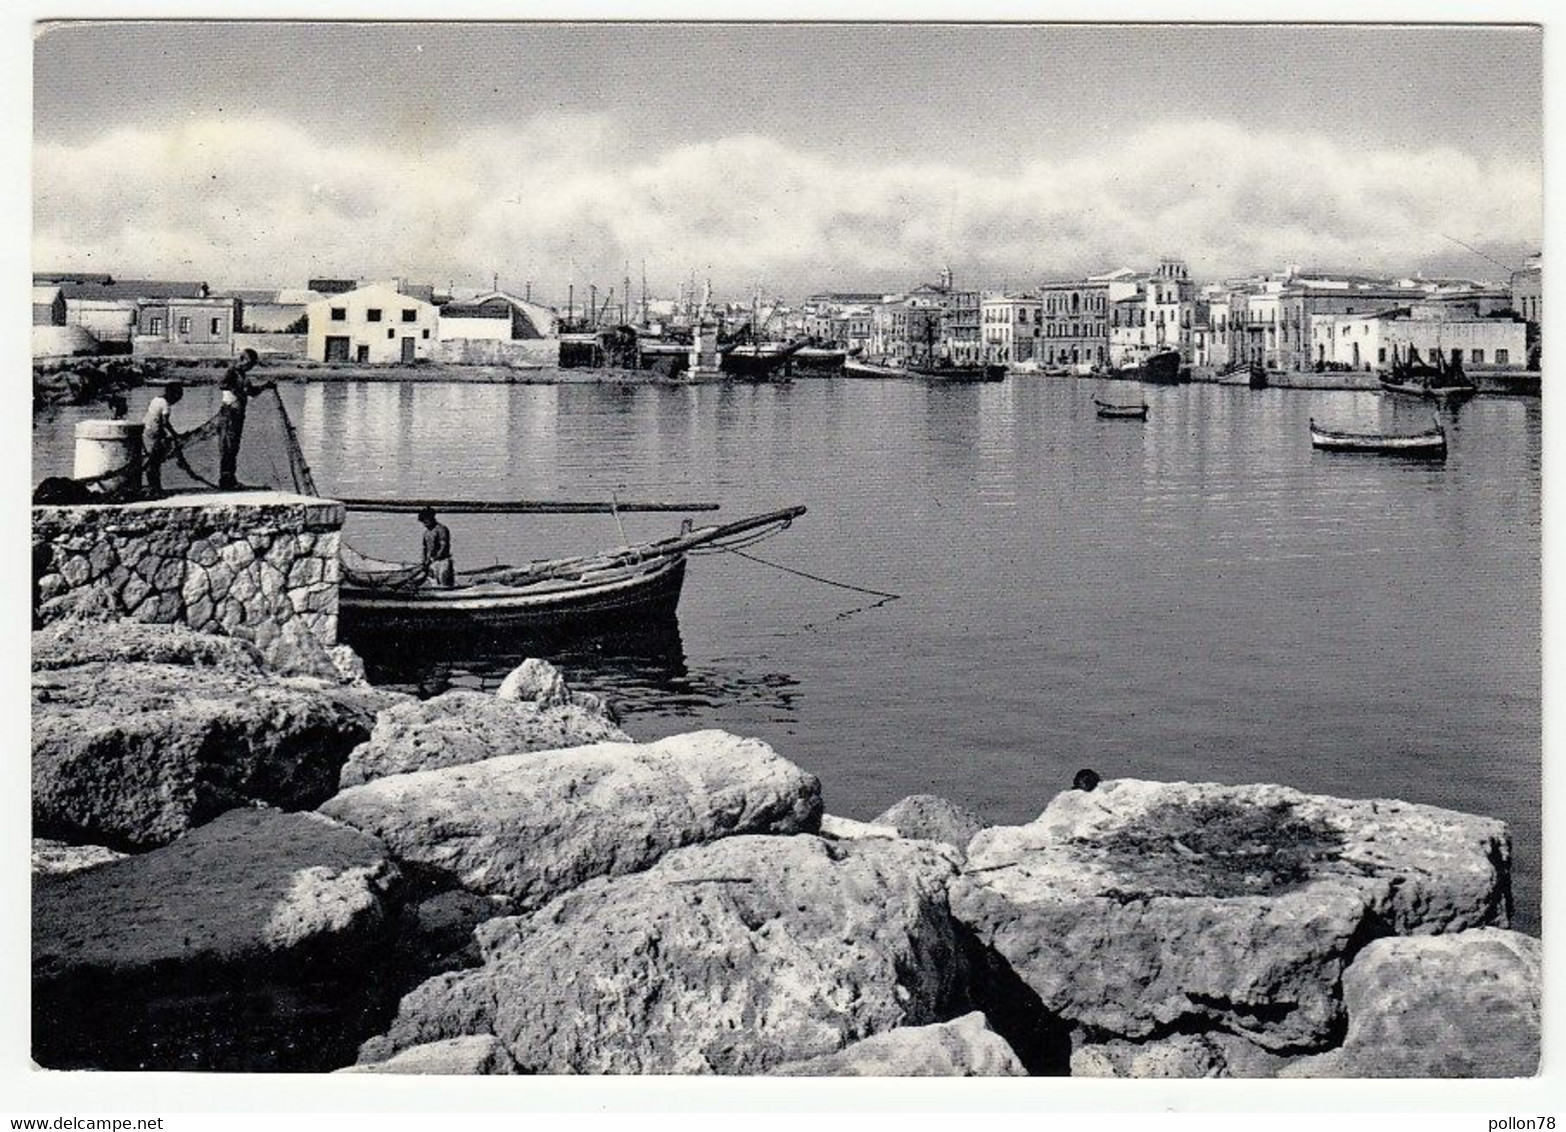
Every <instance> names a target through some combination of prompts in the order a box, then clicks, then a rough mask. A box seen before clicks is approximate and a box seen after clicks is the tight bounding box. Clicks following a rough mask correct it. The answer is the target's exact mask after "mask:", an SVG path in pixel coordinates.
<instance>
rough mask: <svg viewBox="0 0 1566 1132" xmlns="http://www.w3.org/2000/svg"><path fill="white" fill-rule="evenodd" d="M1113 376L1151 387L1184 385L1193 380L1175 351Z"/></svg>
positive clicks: (1160, 354)
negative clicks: (1143, 382)
mask: <svg viewBox="0 0 1566 1132" xmlns="http://www.w3.org/2000/svg"><path fill="white" fill-rule="evenodd" d="M1113 376H1115V377H1117V378H1120V379H1122V380H1125V381H1145V382H1146V383H1147V384H1149V385H1183V384H1185V383H1186V382H1188V381H1190V380H1191V376H1190V371H1189V370H1186V369H1184V368H1183V367H1182V366H1181V364H1180V354H1179V352H1178V351H1175V350H1165V351H1163V352H1162V353H1157V354H1154V355H1152V356H1151V357H1149V358H1148V359H1147V360H1146V361H1145V362H1143V363H1142V364H1141V365H1138V366H1130V367H1128V368H1126V369H1122V370H1119V371H1117V372H1116V373H1115V374H1114V375H1113Z"/></svg>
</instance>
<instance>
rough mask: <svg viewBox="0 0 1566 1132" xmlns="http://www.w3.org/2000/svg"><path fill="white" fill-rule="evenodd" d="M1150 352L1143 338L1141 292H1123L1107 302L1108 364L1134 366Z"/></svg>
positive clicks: (1144, 305) (1144, 321)
mask: <svg viewBox="0 0 1566 1132" xmlns="http://www.w3.org/2000/svg"><path fill="white" fill-rule="evenodd" d="M1151 352H1152V351H1151V349H1150V348H1149V346H1148V338H1147V303H1146V301H1145V300H1144V299H1143V297H1142V295H1140V294H1134V295H1127V296H1126V297H1124V298H1121V299H1115V300H1113V301H1112V302H1111V303H1110V304H1109V364H1110V365H1111V366H1112V367H1114V368H1117V369H1118V368H1119V367H1121V366H1127V365H1135V364H1136V363H1138V362H1140V361H1142V360H1143V359H1145V358H1146V357H1147V355H1148V354H1150V353H1151Z"/></svg>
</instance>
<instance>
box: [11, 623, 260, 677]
mask: <svg viewBox="0 0 1566 1132" xmlns="http://www.w3.org/2000/svg"><path fill="white" fill-rule="evenodd" d="M106 661H107V662H113V663H116V664H131V663H137V662H146V663H152V664H183V665H191V666H194V667H198V668H228V669H232V670H237V671H250V672H254V671H259V670H260V669H261V668H263V667H264V664H263V662H262V659H261V650H260V649H258V648H256V646H255V645H253V644H251V643H250V642H249V641H241V640H238V639H237V638H234V637H218V636H214V635H212V634H211V633H198V632H196V631H195V630H194V629H188V628H186V627H185V626H183V625H151V624H147V623H145V622H141V621H128V620H101V619H98V620H88V619H86V618H77V617H69V618H65V619H64V620H61V621H56V622H54V623H53V624H50V625H47V626H45V627H44V628H42V629H39V630H37V631H36V632H34V633H33V644H32V663H33V669H34V670H35V671H37V670H40V669H55V668H75V667H77V666H78V665H83V664H96V663H100V662H106Z"/></svg>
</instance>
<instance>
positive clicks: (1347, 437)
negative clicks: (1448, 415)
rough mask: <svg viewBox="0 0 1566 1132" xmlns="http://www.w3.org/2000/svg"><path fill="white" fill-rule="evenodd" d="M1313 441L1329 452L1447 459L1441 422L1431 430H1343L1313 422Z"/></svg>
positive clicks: (1311, 427)
mask: <svg viewBox="0 0 1566 1132" xmlns="http://www.w3.org/2000/svg"><path fill="white" fill-rule="evenodd" d="M1310 442H1311V444H1312V445H1313V446H1314V447H1316V448H1320V449H1322V450H1323V451H1326V452H1369V453H1376V454H1380V455H1386V456H1419V457H1427V458H1436V459H1445V457H1446V430H1445V429H1444V428H1442V427H1441V423H1440V422H1439V421H1437V422H1436V426H1435V428H1433V429H1431V430H1429V431H1427V432H1415V433H1387V432H1342V431H1339V430H1336V429H1327V428H1322V427H1321V426H1320V425H1318V424H1317V423H1316V421H1315V419H1314V418H1312V419H1311V422H1310Z"/></svg>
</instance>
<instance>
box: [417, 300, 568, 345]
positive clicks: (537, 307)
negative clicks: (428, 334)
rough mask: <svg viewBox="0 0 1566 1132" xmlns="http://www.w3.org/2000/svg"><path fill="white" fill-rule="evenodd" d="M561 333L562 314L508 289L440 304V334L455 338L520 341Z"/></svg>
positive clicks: (444, 336)
mask: <svg viewBox="0 0 1566 1132" xmlns="http://www.w3.org/2000/svg"><path fill="white" fill-rule="evenodd" d="M559 333H560V316H559V315H558V314H557V313H556V312H555V311H554V310H552V309H551V308H549V307H546V306H543V305H542V304H539V303H532V302H528V301H527V300H526V299H519V298H517V297H516V296H515V295H511V294H508V293H507V292H505V291H487V292H484V293H482V294H480V295H478V296H476V297H474V298H473V299H470V300H466V301H463V302H456V301H453V302H449V303H447V304H446V305H445V306H443V307H441V308H440V326H439V328H438V330H437V334H438V336H439V337H440V339H442V340H450V339H453V338H469V339H488V340H491V341H519V340H522V339H527V338H554V337H557V336H558V335H559Z"/></svg>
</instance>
